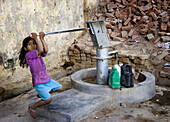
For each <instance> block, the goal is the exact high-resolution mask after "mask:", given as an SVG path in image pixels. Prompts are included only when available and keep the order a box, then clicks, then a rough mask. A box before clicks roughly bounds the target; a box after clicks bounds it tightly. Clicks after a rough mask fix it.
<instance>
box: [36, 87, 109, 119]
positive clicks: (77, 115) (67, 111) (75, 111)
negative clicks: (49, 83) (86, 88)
mask: <svg viewBox="0 0 170 122" xmlns="http://www.w3.org/2000/svg"><path fill="white" fill-rule="evenodd" d="M52 97H53V100H52V102H51V103H50V104H48V105H45V106H42V107H40V108H37V109H36V111H37V115H39V116H42V117H45V118H48V119H49V120H55V121H56V122H75V121H78V120H80V119H82V118H85V117H87V116H89V115H90V114H92V113H93V112H95V111H97V110H99V109H101V108H103V107H105V106H106V105H108V104H110V103H111V98H109V97H107V96H98V95H90V94H86V93H82V92H80V91H77V90H74V89H70V90H67V91H65V92H62V93H59V94H55V95H53V96H52Z"/></svg>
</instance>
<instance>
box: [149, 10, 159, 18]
mask: <svg viewBox="0 0 170 122" xmlns="http://www.w3.org/2000/svg"><path fill="white" fill-rule="evenodd" d="M150 15H151V16H152V18H153V19H154V20H157V19H158V17H157V15H156V14H155V13H154V12H151V13H150Z"/></svg>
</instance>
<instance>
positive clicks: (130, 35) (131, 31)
mask: <svg viewBox="0 0 170 122" xmlns="http://www.w3.org/2000/svg"><path fill="white" fill-rule="evenodd" d="M134 31H135V29H131V30H130V32H129V34H128V36H129V37H132V35H133V33H134Z"/></svg>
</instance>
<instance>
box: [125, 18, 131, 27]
mask: <svg viewBox="0 0 170 122" xmlns="http://www.w3.org/2000/svg"><path fill="white" fill-rule="evenodd" d="M130 20H131V17H129V18H128V19H127V20H126V21H125V22H124V25H127V24H128V23H129V22H130Z"/></svg>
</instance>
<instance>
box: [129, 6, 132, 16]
mask: <svg viewBox="0 0 170 122" xmlns="http://www.w3.org/2000/svg"><path fill="white" fill-rule="evenodd" d="M131 14H132V8H131V7H129V15H131Z"/></svg>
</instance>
